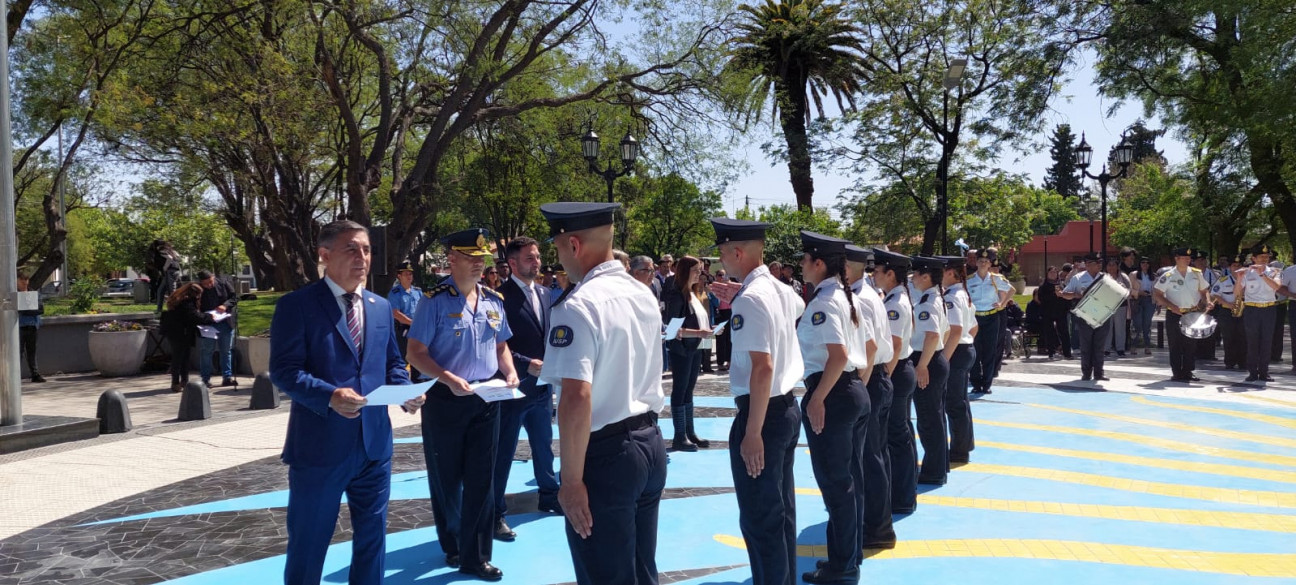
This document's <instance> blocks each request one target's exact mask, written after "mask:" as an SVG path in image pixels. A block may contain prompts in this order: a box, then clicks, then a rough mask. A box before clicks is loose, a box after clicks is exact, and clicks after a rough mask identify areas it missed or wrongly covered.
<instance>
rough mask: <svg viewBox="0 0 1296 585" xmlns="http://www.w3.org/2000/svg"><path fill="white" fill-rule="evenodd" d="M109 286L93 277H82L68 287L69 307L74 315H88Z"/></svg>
mask: <svg viewBox="0 0 1296 585" xmlns="http://www.w3.org/2000/svg"><path fill="white" fill-rule="evenodd" d="M106 285H107V283H105V282H104V281H102V280H99V279H97V278H91V277H82V278H80V279H78V280H77V281H76V282H74V283H72V286H71V287H68V295H67V296H68V305H69V307H71V310H72V313H74V314H78V313H88V312H90V310H91V309H92V308H94V305H95V302H97V301H98V300H99V293H101V292H103V290H104V287H105V286H106Z"/></svg>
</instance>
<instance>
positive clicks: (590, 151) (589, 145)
mask: <svg viewBox="0 0 1296 585" xmlns="http://www.w3.org/2000/svg"><path fill="white" fill-rule="evenodd" d="M581 154H583V155H585V160H587V161H589V162H590V163H593V162H594V161H596V160H598V155H599V137H598V134H595V133H594V129H593V128H590V129H589V131H588V132H586V133H585V135H584V136H582V137H581Z"/></svg>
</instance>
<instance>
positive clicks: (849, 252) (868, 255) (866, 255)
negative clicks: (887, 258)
mask: <svg viewBox="0 0 1296 585" xmlns="http://www.w3.org/2000/svg"><path fill="white" fill-rule="evenodd" d="M846 259H847V260H850V261H851V262H863V263H865V264H868V263H870V262H873V250H869V249H865V248H861V247H859V246H856V245H855V244H846Z"/></svg>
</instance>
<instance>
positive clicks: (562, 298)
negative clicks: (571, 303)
mask: <svg viewBox="0 0 1296 585" xmlns="http://www.w3.org/2000/svg"><path fill="white" fill-rule="evenodd" d="M575 289H576V285H574V284H573V285H571V286H569V287H567V288H566V289H564V290H563V292H562V294H560V295H558V298H557V299H554V302H553V304H552V305H549V306H550V307H557V306H558V305H559V304H561V303H562V302H563V301H565V300H567V295H569V294H571V291H573V290H575Z"/></svg>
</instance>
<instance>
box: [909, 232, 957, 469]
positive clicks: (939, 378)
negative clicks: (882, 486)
mask: <svg viewBox="0 0 1296 585" xmlns="http://www.w3.org/2000/svg"><path fill="white" fill-rule="evenodd" d="M912 261H913V265H914V274H913V283H914V286H916V287H918V288H919V289H921V290H922V291H923V293H922V296H921V297H919V298H918V304H916V305H914V308H913V315H914V332H913V337H911V338H910V339H909V349H910V351H912V352H913V353H911V354H909V361H911V362H913V364H914V377H915V378H916V379H917V381H918V389H917V390H914V413H915V414H916V415H917V416H916V418H917V419H918V438H919V439H920V440H921V441H922V445H923V460H922V466H921V467H919V468H918V483H920V484H925V485H945V482H946V480H948V478H949V441H948V440H947V439H946V438H945V437H946V436H947V435H948V430H947V429H946V428H945V383H946V381H947V380H948V379H949V362H948V361H946V360H945V353H944V351H942V350H943V349H944V347H945V336H946V334H948V333H949V320H948V318H947V317H946V316H945V300H944V299H943V298H942V297H941V292H940V281H941V279H942V277H943V275H944V273H945V270H944V268H945V263H944V262H942V261H940V260H938V259H936V258H925V257H922V256H914V257H913V258H912Z"/></svg>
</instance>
